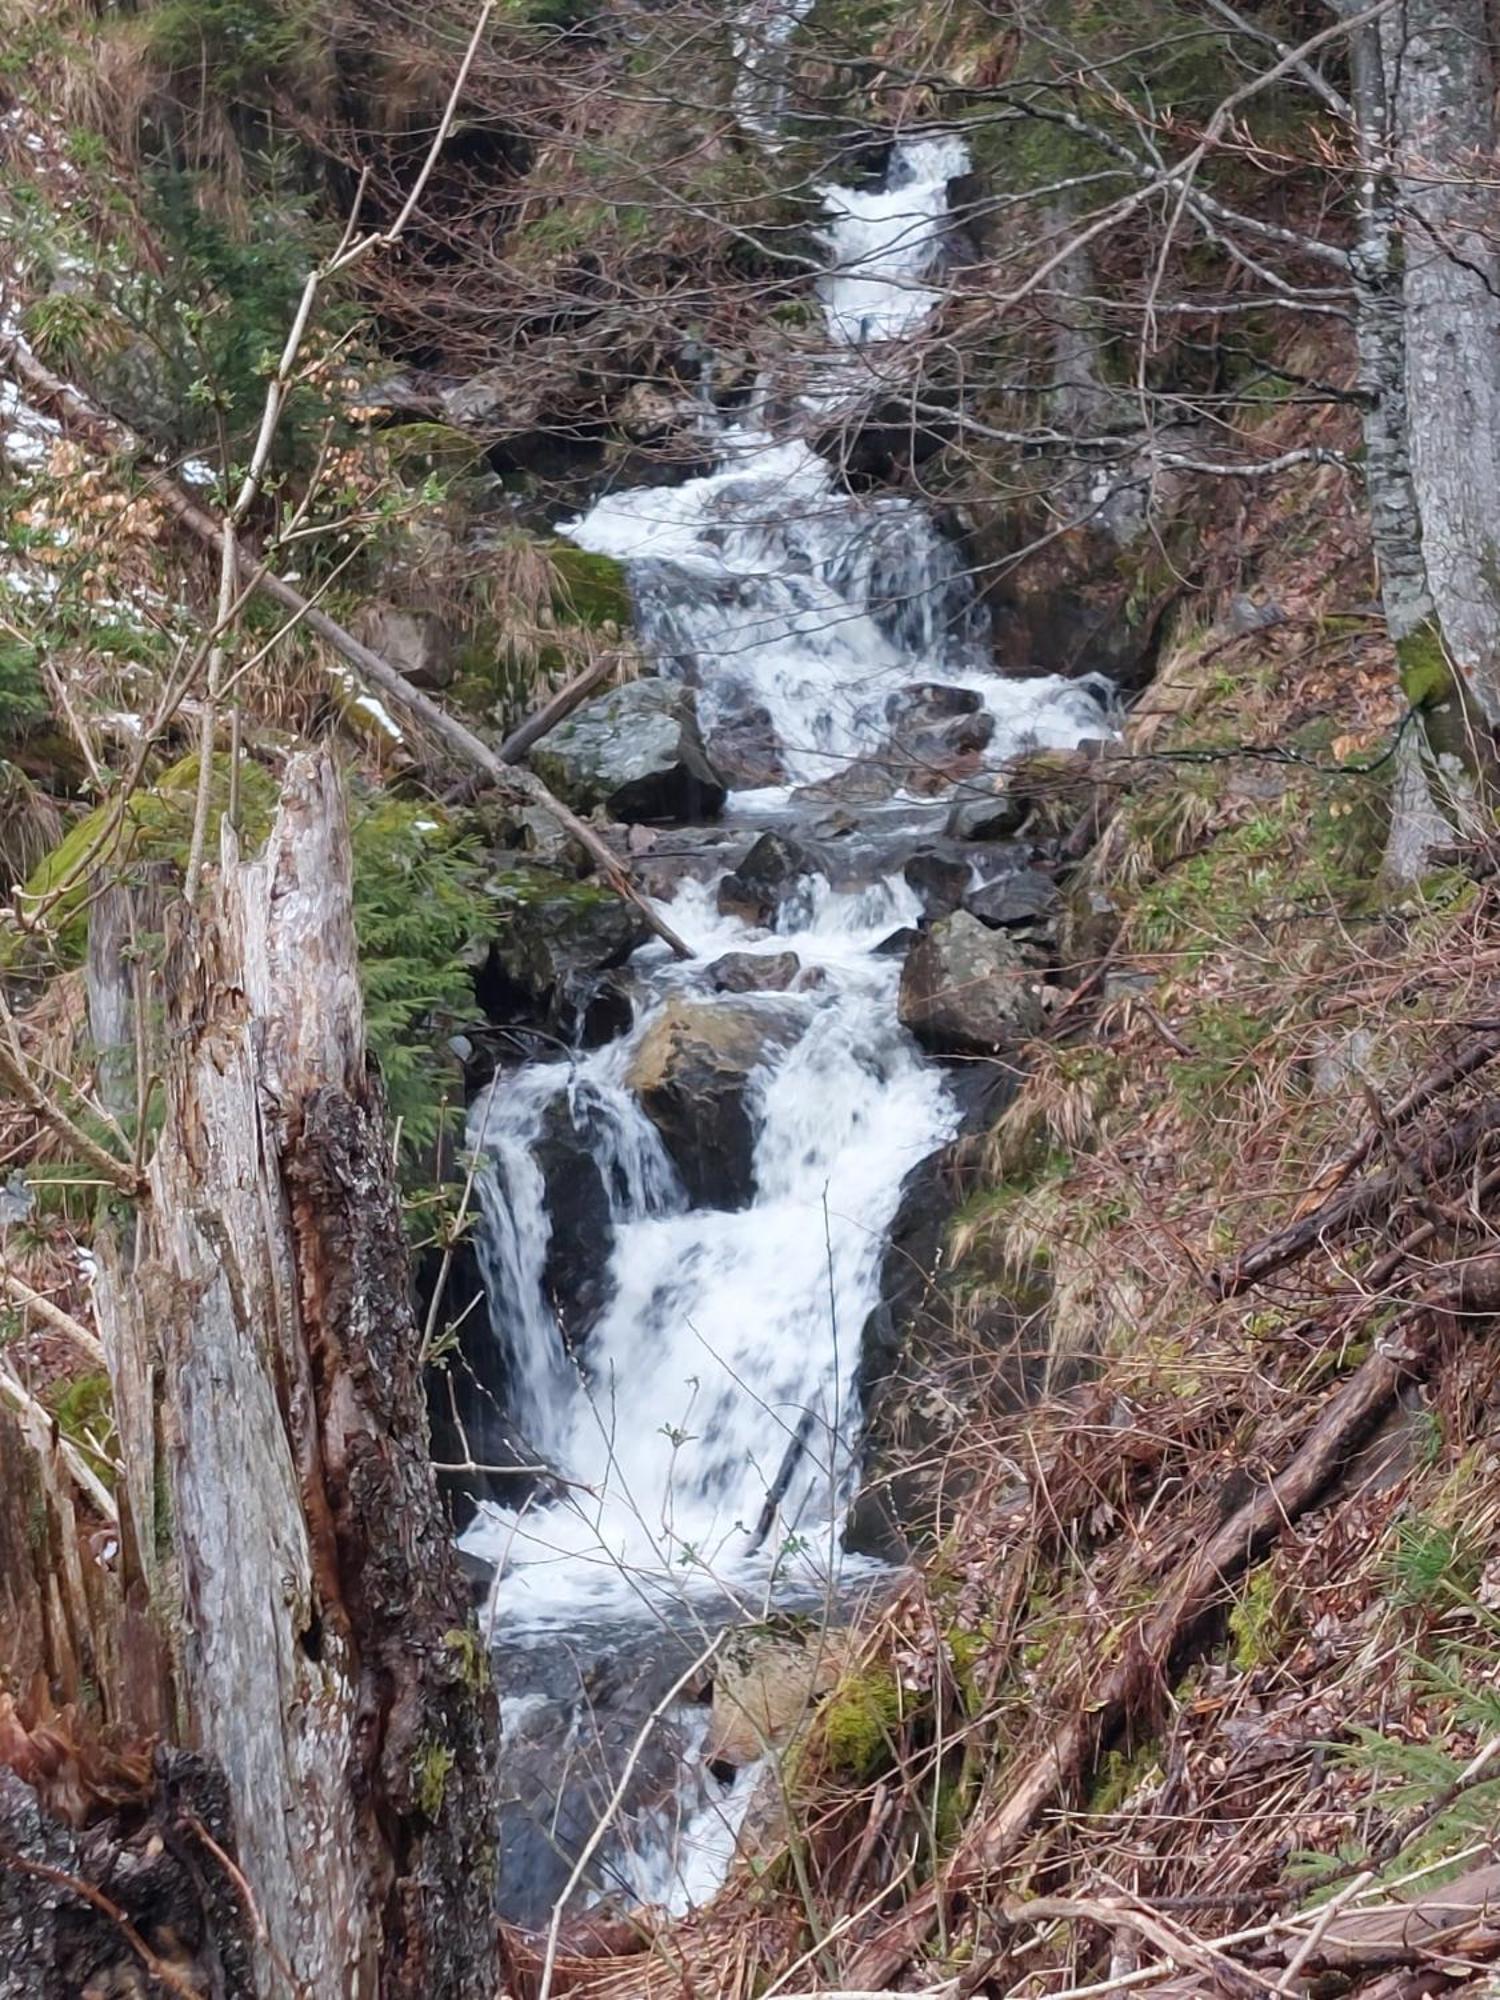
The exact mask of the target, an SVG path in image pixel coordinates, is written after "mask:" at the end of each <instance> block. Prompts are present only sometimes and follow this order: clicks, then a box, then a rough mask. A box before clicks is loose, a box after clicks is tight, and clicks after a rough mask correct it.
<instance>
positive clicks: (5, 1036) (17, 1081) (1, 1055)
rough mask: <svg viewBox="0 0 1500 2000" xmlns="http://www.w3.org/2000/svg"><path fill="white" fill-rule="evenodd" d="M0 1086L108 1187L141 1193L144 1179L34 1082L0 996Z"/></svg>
mask: <svg viewBox="0 0 1500 2000" xmlns="http://www.w3.org/2000/svg"><path fill="white" fill-rule="evenodd" d="M0 1083H3V1084H6V1085H8V1087H9V1088H10V1089H11V1090H12V1091H14V1092H15V1094H16V1096H17V1097H18V1098H19V1099H20V1100H21V1102H22V1103H23V1104H24V1105H25V1106H26V1108H27V1110H28V1111H29V1112H31V1114H32V1116H33V1117H35V1118H39V1119H40V1120H41V1122H42V1123H43V1124H44V1125H45V1126H47V1127H48V1129H49V1130H50V1131H52V1132H55V1133H56V1135H57V1136H58V1138H59V1139H61V1140H62V1142H63V1144H64V1145H65V1146H68V1147H69V1148H71V1150H72V1151H73V1152H74V1153H76V1154H77V1156H78V1157H79V1158H80V1159H83V1160H87V1161H88V1163H89V1165H90V1166H91V1167H92V1168H93V1169H94V1171H95V1172H96V1173H97V1174H99V1175H100V1176H101V1178H102V1179H104V1180H106V1181H108V1182H109V1184H110V1186H111V1187H116V1188H118V1189H119V1190H120V1192H121V1194H127V1195H129V1196H130V1197H131V1199H132V1200H134V1199H135V1198H136V1197H137V1196H139V1195H141V1194H144V1192H145V1188H146V1178H145V1175H144V1174H143V1173H142V1172H141V1171H140V1169H139V1168H138V1167H133V1166H131V1165H129V1164H128V1162H126V1161H124V1160H117V1159H116V1158H115V1156H114V1154H113V1153H111V1152H110V1151H108V1149H107V1148H106V1147H104V1146H101V1145H100V1144H99V1142H98V1140H97V1139H93V1138H90V1136H89V1134H88V1133H87V1132H85V1131H84V1129H83V1127H82V1126H81V1125H78V1124H76V1123H75V1122H74V1120H73V1119H71V1118H70V1117H69V1116H68V1114H67V1112H66V1111H64V1110H63V1109H62V1107H61V1106H60V1105H58V1104H55V1103H54V1102H53V1101H52V1099H51V1097H50V1096H49V1095H48V1094H47V1092H46V1091H45V1090H43V1089H42V1087H41V1085H40V1084H39V1083H38V1082H37V1081H36V1078H35V1077H34V1076H33V1075H32V1074H31V1069H30V1066H29V1064H28V1063H27V1061H26V1057H25V1054H24V1052H23V1051H22V1048H21V1042H20V1037H19V1036H18V1035H17V1033H16V1024H15V1021H14V1018H13V1017H12V1015H11V1011H10V1009H9V1007H7V1006H6V1004H5V1001H4V999H3V997H0Z"/></svg>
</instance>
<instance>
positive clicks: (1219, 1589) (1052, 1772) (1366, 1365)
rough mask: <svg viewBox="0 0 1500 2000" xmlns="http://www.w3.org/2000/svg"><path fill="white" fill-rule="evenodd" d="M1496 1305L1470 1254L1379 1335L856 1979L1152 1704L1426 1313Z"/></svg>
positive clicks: (1421, 1354) (1489, 1264) (1386, 1378)
mask: <svg viewBox="0 0 1500 2000" xmlns="http://www.w3.org/2000/svg"><path fill="white" fill-rule="evenodd" d="M1497 1309H1500V1256H1496V1257H1485V1258H1476V1259H1473V1260H1471V1261H1470V1262H1469V1263H1467V1264H1465V1265H1463V1266H1461V1267H1460V1268H1459V1269H1458V1271H1457V1273H1456V1275H1454V1276H1452V1277H1450V1279H1449V1280H1448V1281H1447V1283H1446V1285H1445V1286H1444V1287H1443V1288H1441V1289H1439V1290H1436V1291H1434V1292H1433V1293H1431V1294H1429V1296H1428V1297H1426V1298H1425V1299H1423V1300H1422V1301H1420V1302H1419V1303H1418V1304H1417V1305H1416V1306H1414V1307H1413V1308H1412V1311H1411V1313H1410V1314H1409V1315H1407V1316H1404V1319H1403V1321H1401V1322H1398V1323H1397V1325H1396V1326H1395V1327H1393V1328H1391V1329H1390V1330H1389V1333H1388V1335H1387V1337H1386V1338H1385V1339H1384V1340H1382V1341H1381V1342H1380V1343H1379V1344H1377V1346H1376V1348H1375V1351H1374V1352H1373V1353H1372V1354H1370V1355H1369V1357H1368V1358H1367V1359H1366V1360H1365V1361H1364V1362H1362V1363H1361V1365H1360V1366H1359V1367H1358V1368H1357V1369H1356V1370H1355V1372H1354V1374H1353V1375H1352V1376H1351V1377H1350V1378H1349V1380H1348V1381H1347V1382H1346V1383H1345V1384H1344V1386H1343V1387H1342V1388H1341V1389H1340V1390H1338V1391H1337V1392H1336V1394H1335V1395H1333V1396H1332V1397H1331V1398H1330V1399H1329V1401H1328V1403H1327V1404H1326V1405H1325V1406H1324V1409H1323V1412H1322V1414H1321V1415H1320V1416H1319V1417H1318V1419H1317V1421H1316V1422H1315V1423H1314V1424H1313V1427H1312V1429H1311V1430H1310V1431H1309V1432H1308V1434H1307V1436H1306V1437H1305V1438H1304V1440H1303V1442H1302V1444H1301V1445H1300V1446H1299V1447H1298V1449H1297V1450H1296V1451H1295V1452H1294V1453H1293V1455H1292V1457H1291V1458H1290V1459H1289V1460H1288V1462H1287V1464H1286V1465H1285V1466H1284V1467H1283V1469H1282V1470H1281V1471H1280V1472H1279V1473H1277V1474H1276V1476H1275V1477H1274V1478H1273V1479H1271V1480H1270V1481H1268V1482H1267V1483H1266V1484H1265V1485H1264V1486H1262V1487H1261V1488H1260V1490H1259V1491H1258V1492H1257V1493H1256V1494H1255V1495H1254V1496H1253V1497H1252V1498H1251V1499H1250V1500H1248V1501H1246V1503H1245V1504H1244V1506H1242V1507H1240V1508H1238V1509H1236V1511H1235V1512H1234V1513H1233V1514H1231V1515H1230V1516H1229V1518H1228V1520H1226V1521H1225V1522H1224V1523H1223V1524H1222V1525H1221V1526H1220V1527H1219V1528H1218V1529H1217V1530H1216V1531H1215V1532H1214V1533H1213V1534H1211V1535H1210V1536H1209V1537H1208V1538H1207V1540H1206V1541H1204V1542H1203V1543H1202V1544H1201V1545H1200V1547H1199V1548H1198V1551H1197V1553H1196V1554H1194V1555H1193V1556H1191V1557H1190V1558H1189V1560H1188V1561H1187V1562H1186V1564H1185V1565H1183V1566H1182V1567H1181V1568H1180V1569H1179V1571H1178V1573H1177V1576H1176V1578H1175V1580H1174V1581H1173V1582H1172V1583H1170V1584H1169V1585H1168V1587H1167V1590H1166V1592H1165V1595H1164V1597H1163V1600H1162V1602H1161V1604H1160V1605H1159V1607H1158V1609H1157V1610H1156V1611H1155V1612H1153V1614H1152V1615H1151V1616H1150V1617H1149V1618H1148V1619H1146V1621H1145V1622H1144V1623H1143V1624H1142V1625H1141V1626H1140V1627H1139V1628H1138V1629H1137V1631H1136V1632H1135V1633H1134V1635H1133V1636H1132V1638H1131V1640H1130V1641H1129V1643H1128V1644H1127V1646H1126V1649H1125V1651H1124V1655H1123V1657H1122V1658H1121V1659H1120V1661H1119V1662H1118V1664H1117V1665H1116V1666H1115V1667H1114V1668H1113V1669H1112V1671H1111V1672H1110V1674H1109V1675H1108V1677H1107V1678H1106V1680H1105V1681H1104V1684H1103V1686H1102V1687H1101V1688H1099V1689H1098V1690H1096V1691H1093V1692H1091V1693H1090V1694H1089V1696H1088V1698H1087V1699H1086V1700H1085V1699H1080V1700H1079V1701H1078V1702H1077V1704H1076V1705H1075V1707H1074V1711H1073V1713H1072V1714H1071V1715H1070V1716H1069V1717H1068V1718H1067V1720H1066V1721H1064V1722H1063V1723H1062V1725H1061V1726H1060V1727H1059V1728H1058V1729H1057V1730H1056V1731H1055V1732H1054V1733H1053V1735H1052V1736H1051V1737H1050V1738H1049V1739H1048V1740H1047V1741H1046V1742H1045V1743H1044V1744H1042V1745H1041V1746H1040V1747H1039V1748H1038V1750H1037V1751H1036V1753H1035V1755H1034V1756H1033V1758H1032V1760H1031V1764H1030V1767H1029V1769H1028V1770H1027V1771H1026V1774H1025V1775H1024V1776H1023V1777H1022V1778H1021V1779H1020V1781H1019V1782H1018V1783H1017V1784H1015V1785H1014V1786H1013V1787H1012V1788H1011V1791H1010V1792H1009V1794H1008V1795H1007V1796H1006V1798H1005V1799H1004V1800H1003V1801H1002V1802H1001V1804H1000V1805H999V1806H998V1807H997V1808H996V1810H995V1811H993V1812H991V1813H988V1814H986V1815H985V1816H984V1817H983V1818H982V1819H979V1820H976V1821H975V1822H974V1823H973V1824H972V1826H971V1827H970V1829H969V1832H968V1833H967V1834H966V1836H965V1838H964V1840H963V1842H962V1843H961V1844H960V1846H959V1849H958V1851H957V1853H956V1854H955V1855H954V1857H953V1861H952V1863H951V1865H950V1866H949V1868H948V1869H947V1871H946V1872H945V1874H944V1877H943V1879H942V1881H941V1882H940V1883H930V1884H928V1885H927V1887H925V1888H924V1889H923V1890H922V1892H921V1893H920V1895H918V1896H917V1897H915V1898H914V1899H913V1900H912V1902H911V1903H909V1904H908V1905H907V1907H906V1908H905V1909H904V1910H902V1911H901V1912H900V1914H899V1915H898V1916H897V1917H896V1918H895V1919H894V1920H893V1921H892V1922H891V1924H890V1925H889V1926H887V1928H886V1929H885V1930H884V1931H883V1932H882V1933H880V1934H879V1935H877V1936H876V1937H875V1938H873V1939H872V1940H871V1941H870V1943H869V1945H868V1946H867V1947H866V1948H865V1949H864V1951H863V1952H861V1953H860V1955H859V1957H858V1958H857V1960H856V1963H855V1965H854V1967H853V1968H852V1970H853V1972H854V1975H855V1977H856V1978H861V1977H863V1978H864V1979H867V1980H868V1981H869V1983H870V1985H871V1986H884V1985H888V1984H889V1983H890V1982H891V1981H892V1980H894V1979H895V1978H896V1977H897V1975H898V1974H899V1973H900V1972H901V1970H902V1968H903V1967H904V1966H905V1965H906V1964H907V1963H908V1962H909V1960H910V1958H911V1956H912V1954H913V1952H915V1951H916V1950H917V1949H918V1947H919V1946H920V1944H921V1943H922V1941H923V1939H924V1938H926V1937H927V1935H928V1934H929V1932H930V1931H931V1930H932V1928H933V1926H934V1925H935V1923H936V1922H937V1919H938V1915H939V1911H940V1908H941V1906H942V1904H943V1903H944V1902H945V1901H946V1900H947V1899H948V1898H949V1897H951V1896H952V1895H954V1894H955V1893H959V1892H962V1891H964V1890H966V1889H969V1888H971V1887H972V1886H974V1885H975V1884H976V1883H978V1882H980V1881H982V1880H984V1879H985V1878H986V1877H989V1876H992V1875H993V1874H995V1873H996V1872H997V1871H999V1870H1001V1869H1003V1868H1004V1867H1005V1866H1006V1864H1007V1863H1008V1862H1010V1861H1011V1860H1013V1859H1014V1857H1015V1855H1016V1853H1017V1851H1018V1850H1019V1848H1020V1847H1021V1845H1022V1843H1023V1842H1024V1841H1025V1840H1027V1839H1028V1838H1029V1837H1030V1835H1031V1834H1032V1832H1033V1831H1034V1830H1035V1828H1036V1825H1037V1823H1038V1821H1039V1820H1040V1819H1041V1817H1042V1815H1043V1814H1044V1813H1046V1812H1047V1811H1048V1810H1049V1809H1050V1808H1051V1807H1053V1806H1054V1805H1056V1804H1057V1803H1058V1802H1059V1801H1060V1800H1061V1799H1062V1798H1063V1797H1064V1796H1065V1795H1066V1794H1067V1793H1069V1792H1070V1791H1072V1790H1073V1789H1074V1788H1075V1787H1076V1785H1077V1784H1078V1783H1079V1782H1080V1780H1081V1779H1082V1778H1083V1777H1084V1775H1085V1774H1086V1772H1087V1771H1088V1769H1089V1768H1090V1766H1091V1765H1092V1763H1093V1761H1094V1760H1095V1758H1096V1757H1097V1756H1098V1754H1099V1752H1100V1750H1101V1749H1102V1747H1103V1746H1104V1745H1105V1744H1106V1743H1107V1742H1108V1741H1110V1739H1111V1738H1113V1737H1114V1736H1115V1735H1116V1733H1117V1732H1118V1731H1119V1730H1120V1728H1121V1727H1122V1726H1123V1725H1124V1723H1125V1722H1126V1721H1127V1720H1128V1718H1129V1717H1130V1716H1131V1715H1132V1714H1133V1713H1135V1712H1136V1711H1137V1710H1138V1709H1139V1708H1140V1706H1141V1704H1142V1702H1143V1701H1146V1700H1150V1699H1152V1698H1153V1697H1154V1695H1155V1693H1156V1691H1157V1690H1159V1689H1160V1688H1161V1686H1162V1685H1163V1684H1164V1682H1165V1681H1166V1679H1167V1678H1168V1676H1169V1673H1170V1669H1171V1666H1172V1662H1173V1660H1174V1658H1176V1657H1177V1656H1178V1655H1179V1653H1180V1651H1181V1648H1182V1646H1183V1644H1184V1642H1185V1641H1186V1639H1187V1638H1188V1636H1189V1635H1190V1634H1191V1632H1192V1631H1193V1629H1194V1627H1195V1626H1197V1625H1198V1624H1199V1623H1200V1621H1201V1620H1202V1619H1203V1618H1204V1617H1205V1616H1206V1615H1207V1614H1208V1613H1209V1612H1210V1611H1211V1610H1212V1609H1213V1608H1214V1607H1215V1606H1216V1605H1217V1604H1219V1603H1221V1602H1222V1601H1223V1595H1224V1592H1225V1589H1226V1587H1227V1586H1228V1585H1229V1584H1230V1583H1231V1582H1232V1581H1233V1580H1234V1579H1235V1578H1236V1577H1237V1576H1240V1575H1242V1574H1243V1573H1244V1571H1245V1570H1246V1569H1247V1568H1248V1567H1249V1566H1250V1565H1251V1564H1252V1563H1253V1562H1255V1561H1257V1560H1258V1559H1259V1557H1260V1555H1261V1554H1262V1552H1263V1551H1264V1550H1265V1549H1266V1548H1267V1547H1268V1546H1269V1544H1270V1543H1271V1541H1272V1540H1273V1539H1274V1538H1275V1537H1276V1536H1277V1535H1278V1534H1279V1533H1281V1532H1282V1531H1283V1530H1284V1529H1285V1528H1287V1527H1289V1526H1290V1525H1291V1523H1292V1522H1294V1521H1295V1520H1297V1519H1298V1518H1299V1517H1300V1516H1301V1515H1302V1514H1304V1513H1305V1512H1306V1511H1307V1509H1308V1508H1309V1507H1310V1506H1311V1505H1312V1504H1313V1502H1314V1501H1315V1500H1316V1499H1317V1498H1318V1496H1319V1495H1320V1494H1321V1493H1322V1492H1323V1491H1324V1490H1325V1488H1326V1487H1327V1486H1328V1484H1329V1482H1330V1481H1331V1480H1332V1479H1333V1478H1334V1476H1335V1475H1336V1474H1337V1472H1338V1471H1339V1469H1340V1467H1341V1466H1342V1465H1343V1464H1344V1462H1345V1461H1346V1459H1347V1458H1348V1456H1349V1454H1350V1453H1351V1452H1352V1451H1354V1450H1355V1449H1356V1448H1357V1447H1358V1445H1359V1444H1361V1443H1362V1442H1363V1440H1364V1439H1365V1438H1366V1437H1367V1436H1368V1435H1369V1433H1370V1431H1371V1429H1372V1428H1373V1426H1374V1425H1375V1424H1376V1423H1378V1422H1379V1421H1380V1419H1381V1418H1382V1417H1383V1416H1384V1415H1385V1413H1386V1411H1387V1410H1389V1408H1390V1407H1391V1404H1392V1403H1393V1401H1394V1400H1395V1397H1396V1393H1397V1391H1398V1390H1399V1389H1400V1388H1401V1387H1402V1386H1403V1385H1404V1384H1405V1383H1407V1382H1409V1381H1411V1380H1412V1379H1413V1378H1415V1377H1417V1376H1419V1375H1420V1374H1421V1372H1422V1370H1423V1368H1424V1366H1425V1364H1426V1361H1427V1357H1428V1354H1429V1351H1430V1348H1431V1346H1432V1343H1433V1327H1432V1324H1431V1321H1432V1317H1433V1315H1434V1314H1435V1313H1441V1312H1455V1313H1460V1314H1472V1315H1482V1314H1483V1315H1488V1314H1493V1313H1494V1312H1495V1311H1496V1310H1497ZM1422 1319H1425V1320H1427V1321H1428V1325H1427V1327H1426V1329H1425V1330H1423V1329H1422V1328H1421V1327H1420V1326H1419V1325H1418V1324H1416V1322H1417V1321H1418V1320H1422Z"/></svg>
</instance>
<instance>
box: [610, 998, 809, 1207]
mask: <svg viewBox="0 0 1500 2000" xmlns="http://www.w3.org/2000/svg"><path fill="white" fill-rule="evenodd" d="M805 1024H806V1017H805V1015H804V1013H803V1011H802V1009H801V1008H800V1007H798V1006H797V1005H796V1004H795V1003H792V1002H785V1001H781V1002H778V1001H773V1000H755V999H739V1000H721V1001H717V1002H706V1001H693V1000H674V1001H673V1002H672V1003H671V1005H670V1006H669V1007H668V1008H667V1009H666V1011H665V1012H664V1013H663V1014H662V1015H660V1016H659V1018H658V1019H657V1020H656V1021H655V1022H654V1023H653V1025H652V1026H651V1028H650V1029H649V1030H648V1031H647V1033H646V1035H645V1036H644V1038H643V1039H642V1041H641V1044H640V1046H639V1048H638V1049H637V1050H636V1052H635V1057H634V1060H633V1061H632V1062H631V1065H630V1070H629V1073H628V1075H627V1077H626V1082H627V1083H628V1084H629V1086H630V1088H631V1089H632V1090H633V1091H635V1093H636V1095H637V1096H638V1097H639V1098H640V1101H641V1106H642V1109H643V1110H644V1111H645V1113H646V1116H647V1117H648V1118H649V1119H650V1120H651V1122H652V1124H653V1125H655V1127H656V1129H657V1131H658V1132H660V1134H661V1136H662V1142H663V1144H664V1145H665V1146H666V1149H667V1151H668V1153H669V1154H670V1155H671V1158H672V1161H673V1164H674V1165H675V1166H676V1168H677V1171H678V1174H679V1175H680V1177H681V1179H682V1184H683V1186H684V1188H685V1189H686V1190H687V1195H688V1199H689V1201H690V1202H692V1204H693V1205H694V1207H698V1208H729V1209H734V1208H748V1207H749V1206H750V1203H751V1202H752V1201H753V1200H754V1199H755V1125H756V1120H755V1116H754V1111H753V1104H752V1090H753V1086H754V1079H755V1074H756V1071H757V1070H760V1069H762V1068H764V1067H765V1066H766V1065H767V1064H768V1063H770V1062H771V1061H773V1060H774V1058H775V1057H777V1056H778V1055H780V1054H781V1053H782V1052H783V1051H784V1050H786V1049H787V1048H789V1047H790V1045H791V1044H792V1043H793V1042H794V1041H795V1040H796V1039H797V1037H798V1036H799V1035H800V1034H801V1032H802V1029H803V1027H804V1026H805Z"/></svg>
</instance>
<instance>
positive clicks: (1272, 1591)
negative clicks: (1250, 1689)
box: [1229, 1563, 1286, 1673]
mask: <svg viewBox="0 0 1500 2000" xmlns="http://www.w3.org/2000/svg"><path fill="white" fill-rule="evenodd" d="M1280 1596H1281V1589H1280V1586H1279V1584H1278V1583H1277V1581H1276V1579H1275V1577H1274V1576H1273V1575H1272V1573H1271V1565H1270V1564H1269V1563H1262V1564H1261V1565H1260V1567H1259V1568H1258V1569H1255V1570H1252V1571H1251V1572H1250V1575H1249V1576H1248V1577H1247V1578H1246V1580H1245V1587H1244V1590H1243V1591H1242V1592H1241V1593H1240V1599H1239V1602H1238V1603H1237V1604H1236V1605H1235V1607H1234V1609H1233V1610H1232V1611H1231V1612H1230V1614H1229V1637H1230V1639H1231V1641H1232V1642H1233V1645H1234V1651H1233V1653H1232V1654H1231V1655H1230V1657H1231V1659H1232V1660H1233V1662H1234V1664H1235V1666H1237V1667H1238V1668H1239V1670H1240V1672H1241V1673H1251V1672H1253V1671H1254V1669H1255V1668H1256V1667H1263V1666H1267V1665H1269V1664H1270V1662H1271V1661H1272V1660H1274V1659H1275V1657H1276V1654H1277V1650H1278V1647H1279V1645H1280V1642H1281V1638H1282V1635H1283V1633H1284V1631H1285V1623H1286V1621H1285V1619H1284V1618H1283V1617H1282V1615H1281V1613H1280V1611H1279V1609H1278V1604H1279V1599H1280Z"/></svg>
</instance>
